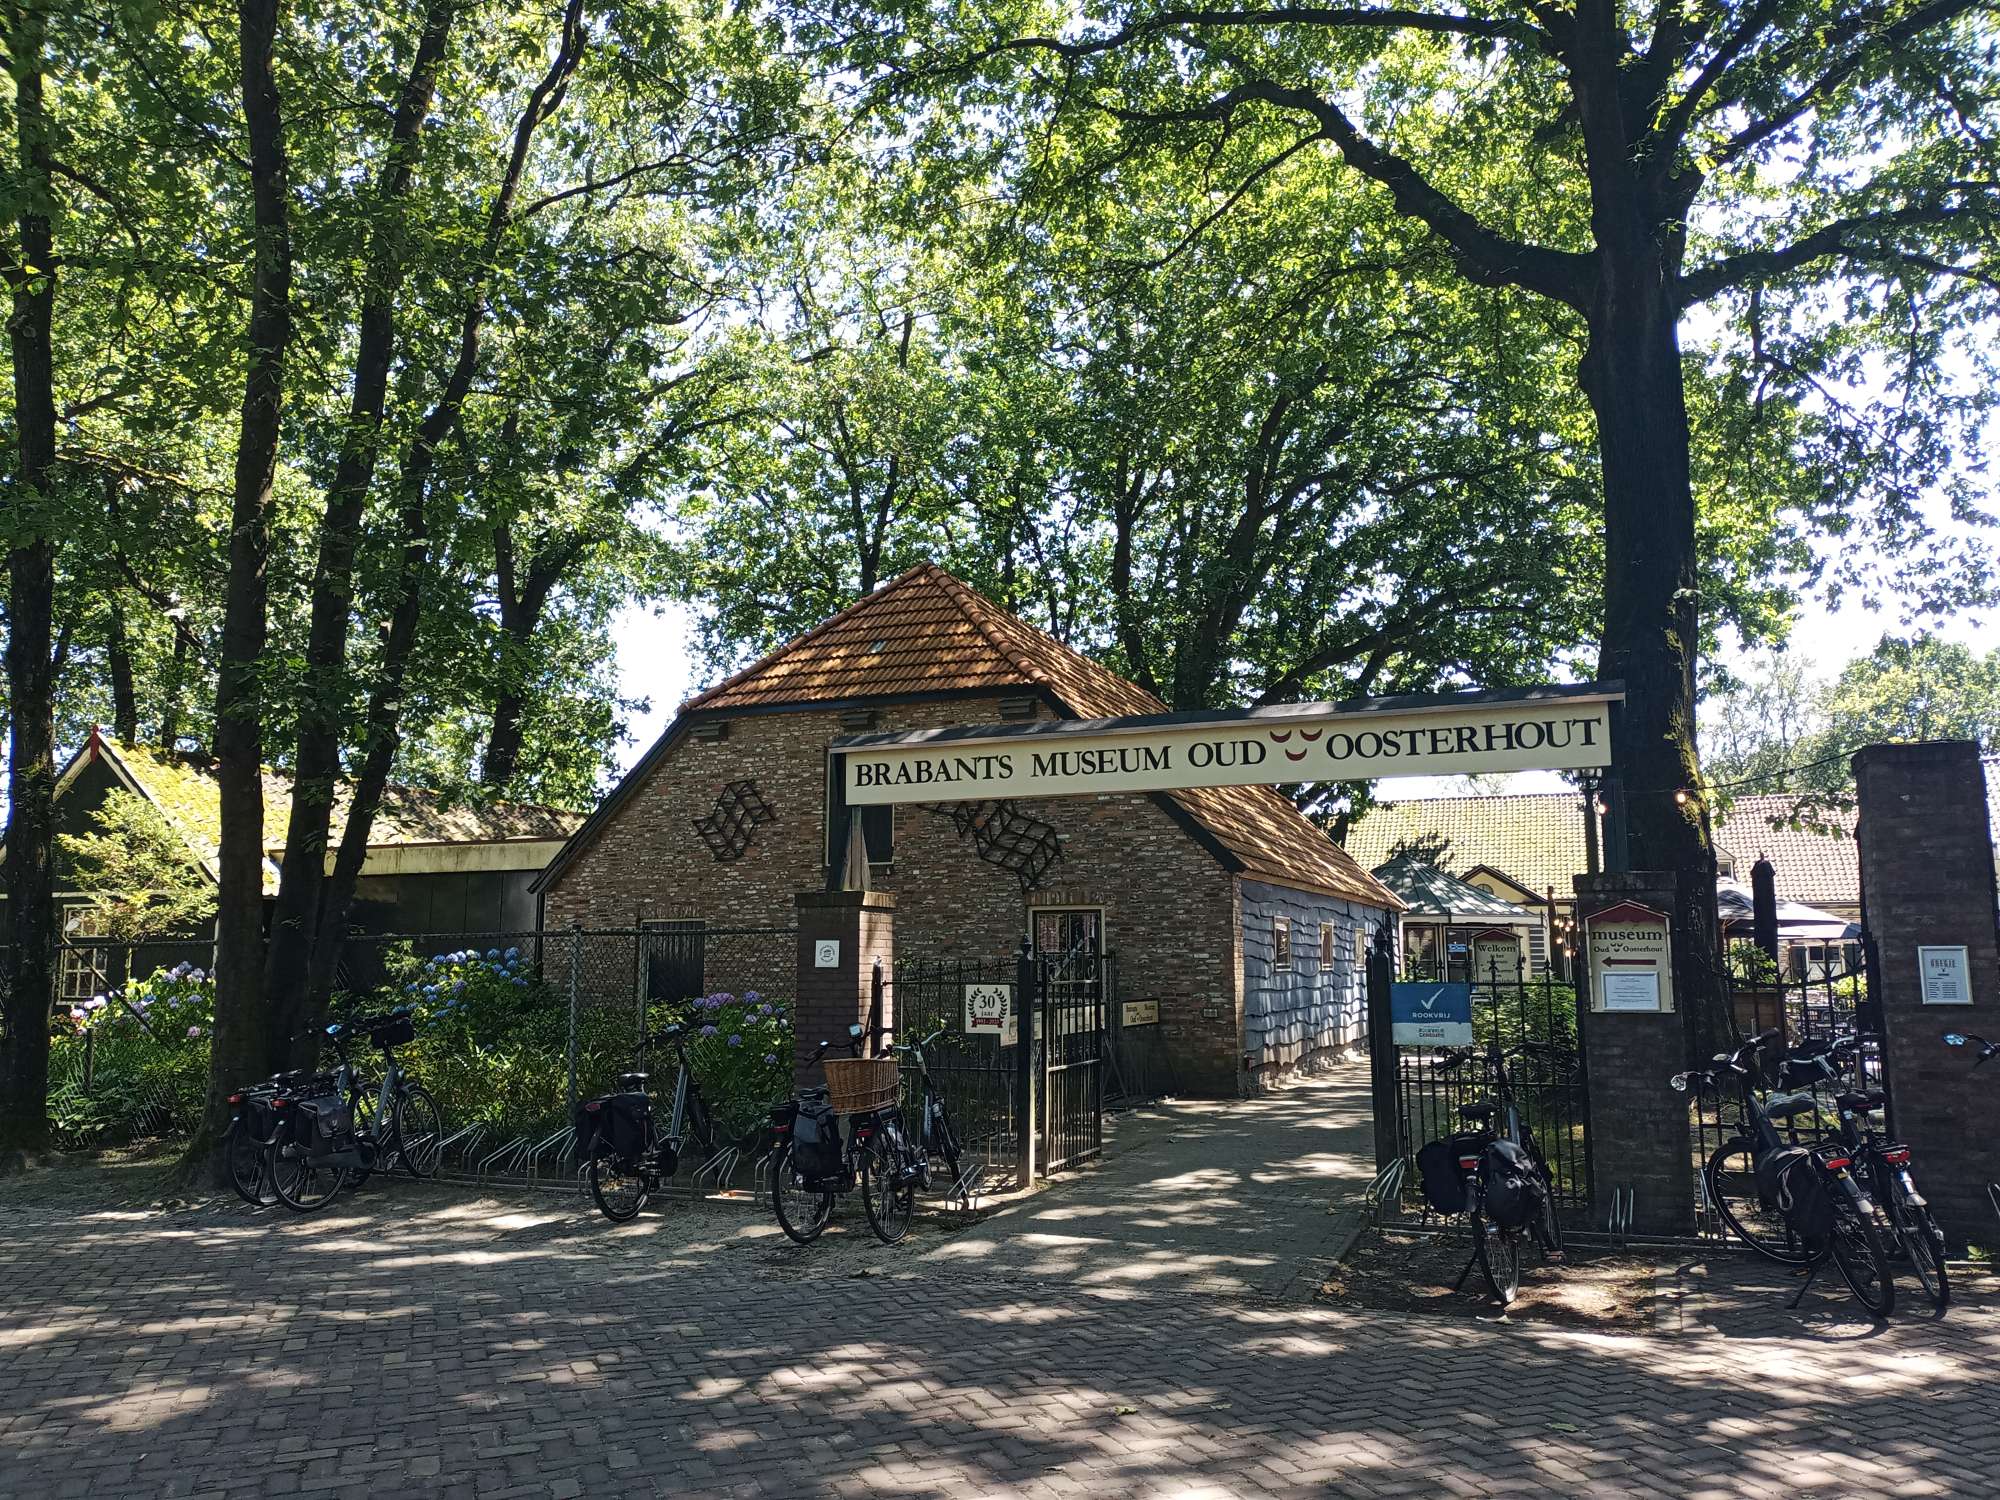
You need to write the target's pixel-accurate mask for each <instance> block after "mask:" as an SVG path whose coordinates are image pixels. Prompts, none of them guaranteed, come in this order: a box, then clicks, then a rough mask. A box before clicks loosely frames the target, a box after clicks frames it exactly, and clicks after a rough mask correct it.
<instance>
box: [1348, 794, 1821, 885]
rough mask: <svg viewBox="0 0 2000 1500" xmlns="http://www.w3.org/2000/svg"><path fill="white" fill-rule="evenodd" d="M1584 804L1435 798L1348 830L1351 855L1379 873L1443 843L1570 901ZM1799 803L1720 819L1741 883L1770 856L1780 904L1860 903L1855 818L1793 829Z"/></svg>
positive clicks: (1448, 862) (1718, 834)
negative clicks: (1400, 851)
mask: <svg viewBox="0 0 2000 1500" xmlns="http://www.w3.org/2000/svg"><path fill="white" fill-rule="evenodd" d="M1582 807H1583V798H1582V794H1581V793H1578V792H1534V793H1528V794H1524V795H1518V796H1507V797H1425V798H1417V799H1412V800H1411V801H1408V802H1385V803H1382V804H1380V805H1379V806H1376V807H1373V808H1370V809H1369V810H1368V811H1367V812H1366V813H1364V814H1362V816H1361V817H1360V818H1358V819H1356V820H1355V824H1354V826H1353V827H1352V828H1351V829H1349V830H1348V834H1347V852H1348V853H1349V854H1351V855H1353V856H1354V857H1355V858H1356V859H1357V860H1359V861H1361V862H1362V863H1363V864H1365V865H1367V866H1369V868H1371V869H1374V868H1377V867H1379V866H1380V865H1381V864H1382V862H1383V861H1384V860H1386V859H1388V858H1389V852H1390V850H1392V849H1393V848H1395V847H1396V845H1397V844H1399V843H1403V842H1406V841H1424V840H1431V841H1436V840H1443V841H1445V849H1444V852H1443V854H1442V855H1441V856H1440V862H1441V863H1442V865H1443V867H1444V868H1445V869H1447V870H1450V871H1454V872H1456V873H1459V874H1464V873H1466V872H1468V871H1470V870H1473V869H1475V868H1477V867H1479V866H1481V865H1484V866H1486V867H1488V868H1489V869H1492V870H1496V871H1498V872H1499V873H1500V874H1502V875H1505V876H1507V877H1508V878H1509V879H1510V880H1513V881H1514V882H1516V883H1517V884H1520V885H1522V886H1524V887H1525V888H1526V889H1528V890H1532V891H1537V892H1539V891H1543V890H1546V889H1547V888H1548V887H1549V886H1554V887H1555V889H1556V899H1557V900H1559V901H1560V900H1566V899H1568V897H1569V895H1570V893H1571V891H1572V890H1573V889H1574V887H1573V885H1572V884H1571V882H1572V879H1573V877H1575V876H1577V875H1580V874H1582V873H1583V871H1584V868H1585V854H1584V835H1583V810H1582ZM1797 809H1798V802H1797V799H1796V798H1793V797H1786V796H1782V795H1772V796H1755V797H1738V798H1736V799H1735V800H1734V801H1733V802H1732V803H1731V804H1730V806H1729V810H1728V813H1727V815H1726V816H1725V817H1724V818H1721V819H1719V820H1718V821H1717V823H1716V826H1715V842H1716V846H1717V848H1718V850H1719V851H1720V852H1721V853H1722V854H1723V855H1725V856H1727V857H1728V859H1729V860H1730V861H1733V867H1734V869H1735V872H1736V878H1737V879H1738V880H1748V879H1749V878H1750V867H1751V866H1752V865H1754V864H1755V863H1756V862H1757V860H1758V858H1759V857H1760V856H1762V857H1764V858H1768V859H1769V860H1770V861H1771V864H1772V867H1773V868H1774V869H1775V870H1776V872H1777V877H1778V881H1777V884H1778V899H1779V900H1781V901H1798V902H1802V903H1804V904H1806V905H1809V906H1824V905H1846V906H1853V905H1856V904H1858V903H1859V902H1860V900H1861V867H1860V862H1859V857H1858V855H1857V853H1856V850H1855V844H1854V815H1853V814H1852V813H1837V812H1836V813H1831V814H1828V813H1817V814H1815V815H1814V816H1813V817H1812V818H1811V819H1810V820H1807V822H1808V826H1801V827H1797V828H1794V827H1792V826H1790V824H1791V822H1792V819H1793V818H1794V816H1795V815H1796V813H1797Z"/></svg>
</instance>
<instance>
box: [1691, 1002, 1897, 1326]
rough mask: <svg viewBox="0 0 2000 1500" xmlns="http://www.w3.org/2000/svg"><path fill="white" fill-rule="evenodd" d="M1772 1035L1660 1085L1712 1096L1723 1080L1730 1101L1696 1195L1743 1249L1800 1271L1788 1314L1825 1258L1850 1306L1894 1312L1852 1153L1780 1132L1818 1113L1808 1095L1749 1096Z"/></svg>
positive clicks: (1879, 1313)
mask: <svg viewBox="0 0 2000 1500" xmlns="http://www.w3.org/2000/svg"><path fill="white" fill-rule="evenodd" d="M1780 1037H1781V1033H1779V1032H1777V1031H1765V1032H1760V1033H1758V1034H1757V1035H1756V1036H1754V1037H1752V1038H1750V1040H1749V1041H1747V1042H1745V1043H1743V1045H1742V1046H1740V1047H1738V1048H1737V1049H1736V1050H1735V1051H1734V1052H1718V1053H1717V1054H1716V1055H1715V1057H1714V1058H1713V1060H1712V1061H1713V1064H1714V1066H1713V1067H1711V1068H1705V1069H1699V1068H1697V1069H1689V1070H1688V1071H1686V1072H1682V1073H1676V1074H1675V1075H1674V1076H1673V1077H1672V1078H1671V1079H1670V1080H1669V1082H1670V1084H1671V1085H1672V1087H1673V1088H1674V1089H1675V1090H1676V1091H1677V1092H1680V1093H1686V1092H1688V1091H1689V1090H1690V1089H1693V1090H1695V1091H1697V1092H1699V1091H1701V1090H1704V1089H1709V1090H1713V1091H1714V1092H1715V1093H1716V1095H1717V1097H1718V1098H1720V1097H1723V1095H1724V1091H1725V1081H1726V1082H1727V1084H1728V1085H1729V1087H1730V1088H1732V1089H1733V1090H1734V1093H1735V1096H1736V1103H1737V1105H1738V1109H1739V1115H1738V1120H1737V1126H1736V1134H1735V1135H1734V1136H1732V1137H1731V1138H1730V1139H1729V1140H1726V1141H1724V1142H1723V1143H1722V1144H1721V1145H1719V1146H1717V1147H1716V1148H1715V1150H1714V1151H1713V1152H1712V1153H1710V1155H1709V1158H1708V1161H1707V1163H1706V1164H1705V1165H1704V1167H1703V1169H1702V1187H1703V1190H1704V1191H1705V1192H1706V1193H1707V1194H1708V1200H1709V1202H1710V1203H1711V1204H1713V1205H1714V1207H1715V1210H1716V1212H1717V1213H1718V1214H1719V1215H1720V1216H1721V1218H1722V1222H1723V1223H1724V1224H1725V1225H1727V1226H1728V1228H1729V1231H1730V1233H1732V1234H1734V1235H1735V1236H1736V1237H1737V1238H1738V1239H1740V1240H1741V1241H1743V1243H1744V1244H1746V1245H1748V1246H1749V1247H1750V1248H1751V1249H1752V1250H1755V1251H1756V1252H1757V1253H1758V1254H1759V1255H1762V1256H1764V1257H1765V1258H1767V1259H1769V1260H1773V1261H1776V1262H1778V1263H1779V1264H1780V1265H1786V1266H1802V1267H1805V1268H1806V1270H1807V1273H1808V1274H1807V1276H1806V1278H1805V1280H1804V1281H1803V1282H1802V1283H1801V1284H1800V1286H1799V1290H1798V1294H1797V1295H1796V1296H1794V1297H1793V1299H1792V1304H1791V1305H1792V1306H1794V1307H1796V1306H1798V1304H1799V1302H1800V1301H1801V1300H1803V1299H1804V1297H1805V1294H1806V1289H1807V1288H1808V1287H1810V1286H1811V1285H1812V1273H1814V1272H1816V1271H1817V1270H1818V1268H1819V1267H1820V1266H1821V1265H1823V1264H1825V1262H1826V1261H1828V1260H1829V1259H1830V1260H1832V1262H1833V1263H1834V1265H1835V1267H1836V1268H1837V1269H1838V1270H1839V1272H1840V1275H1841V1279H1842V1280H1843V1281H1845V1282H1846V1283H1847V1287H1848V1290H1849V1291H1851V1292H1852V1293H1853V1294H1854V1299H1855V1301H1857V1302H1859V1303H1860V1304H1861V1305H1862V1306H1863V1307H1864V1308H1866V1309H1867V1310H1868V1311H1869V1312H1871V1313H1873V1314H1874V1315H1875V1316H1876V1317H1878V1318H1886V1317H1887V1316H1888V1315H1889V1314H1890V1312H1891V1311H1892V1310H1893V1309H1894V1308H1895V1306H1896V1284H1895V1282H1894V1280H1893V1279H1892V1278H1891V1276H1890V1271H1889V1262H1888V1256H1887V1253H1886V1252H1885V1251H1884V1250H1883V1248H1882V1238H1881V1235H1880V1233H1879V1232H1878V1230H1877V1229H1876V1226H1875V1205H1874V1204H1873V1203H1872V1202H1871V1201H1870V1200H1869V1197H1868V1194H1867V1192H1866V1191H1865V1190H1864V1189H1863V1188H1862V1186H1861V1183H1860V1181H1859V1179H1858V1178H1856V1177H1855V1175H1854V1173H1853V1170H1852V1168H1853V1166H1854V1158H1853V1155H1852V1153H1851V1152H1849V1151H1848V1150H1847V1149H1846V1148H1845V1147H1844V1146H1839V1145H1834V1146H1808V1145H1804V1144H1800V1143H1796V1142H1791V1141H1787V1140H1786V1139H1785V1138H1784V1137H1783V1136H1782V1135H1780V1134H1779V1132H1778V1126H1779V1124H1781V1123H1783V1122H1785V1121H1788V1120H1791V1119H1793V1118H1794V1117H1795V1116H1798V1115H1801V1114H1804V1113H1806V1112H1808V1111H1813V1110H1816V1109H1817V1108H1818V1101H1817V1100H1815V1099H1814V1098H1813V1096H1812V1095H1811V1094H1810V1093H1789V1094H1788V1093H1772V1094H1770V1095H1769V1096H1768V1097H1767V1098H1765V1099H1762V1100H1760V1099H1759V1098H1758V1097H1757V1091H1758V1089H1759V1088H1760V1087H1761V1086H1762V1085H1763V1072H1762V1065H1761V1061H1760V1059H1761V1056H1762V1054H1763V1053H1764V1051H1765V1049H1767V1048H1769V1047H1771V1046H1772V1045H1774V1044H1775V1043H1777V1042H1778V1041H1779V1040H1780ZM1781 1153H1782V1155H1781ZM1801 1224H1805V1225H1806V1226H1807V1227H1806V1228H1803V1229H1802V1228H1801Z"/></svg>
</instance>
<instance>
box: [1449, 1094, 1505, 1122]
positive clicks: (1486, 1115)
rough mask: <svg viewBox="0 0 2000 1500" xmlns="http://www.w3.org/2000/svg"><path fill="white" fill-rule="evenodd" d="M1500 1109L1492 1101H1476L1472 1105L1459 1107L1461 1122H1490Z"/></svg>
mask: <svg viewBox="0 0 2000 1500" xmlns="http://www.w3.org/2000/svg"><path fill="white" fill-rule="evenodd" d="M1499 1107H1500V1106H1499V1105H1497V1104H1495V1103H1494V1102H1493V1101H1492V1100H1491V1099H1475V1100H1473V1101H1472V1102H1471V1103H1470V1104H1461V1105H1459V1107H1458V1117H1459V1118H1460V1119H1461V1120H1490V1119H1492V1118H1493V1112H1494V1111H1495V1110H1497V1109H1498V1108H1499Z"/></svg>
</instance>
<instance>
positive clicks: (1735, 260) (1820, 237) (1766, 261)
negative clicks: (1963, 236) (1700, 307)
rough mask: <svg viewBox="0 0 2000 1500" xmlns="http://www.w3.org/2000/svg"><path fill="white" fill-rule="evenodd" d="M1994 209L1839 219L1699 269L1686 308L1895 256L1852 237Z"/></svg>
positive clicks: (1934, 207) (1939, 207)
mask: <svg viewBox="0 0 2000 1500" xmlns="http://www.w3.org/2000/svg"><path fill="white" fill-rule="evenodd" d="M1991 212H1992V209H1991V208H1986V209H1981V208H1978V207H1975V206H1973V205H1971V204H1964V203H1960V204H1931V205H1926V206H1923V207H1918V208H1904V209H1897V210H1895V211H1894V212H1889V213H1879V214H1857V215H1855V216H1853V217H1852V218H1846V219H1836V220H1834V221H1833V222H1832V223H1831V224H1823V225H1821V226H1820V227H1819V228H1818V229H1815V230H1814V231H1813V232H1812V233H1811V234H1808V235H1806V236H1804V237H1803V238H1802V239H1798V240H1794V241H1793V242H1792V243H1791V244H1789V245H1785V246H1782V247H1780V248H1779V249H1776V250H1746V251H1744V252H1743V253H1742V254H1741V255H1731V256H1726V257H1724V258H1723V259H1721V260H1717V261H1711V262H1709V264H1707V265H1705V266H1697V267H1696V268H1695V269H1694V270H1692V271H1690V272H1688V273H1687V274H1686V275H1684V276H1682V277H1681V278H1680V285H1679V294H1680V305H1681V306H1682V307H1693V306H1695V305H1696V304H1697V303H1701V302H1706V301H1707V300H1708V299H1709V298H1710V297H1713V296H1714V295H1715V294H1716V293H1717V292H1721V291H1727V290H1728V289H1729V288H1731V287H1736V286H1747V285H1751V284H1753V283H1761V282H1767V281H1771V280H1774V279H1776V278H1777V277H1780V276H1783V275H1784V274H1786V273H1787V272H1789V271H1796V270H1798V269H1799V268H1800V267H1801V266H1806V265H1810V264H1811V263H1812V262H1814V261H1816V260H1825V259H1827V258H1828V257H1830V256H1836V255H1844V256H1848V257H1850V258H1853V259H1881V258H1882V257H1884V256H1886V255H1889V254H1891V253H1892V248H1891V247H1889V246H1885V245H1881V244H1870V243H1866V242H1857V241H1855V240H1854V239H1852V238H1851V236H1854V235H1858V234H1862V233H1866V232H1879V231H1882V230H1890V229H1907V228H1912V227H1914V226H1917V225H1922V224H1945V223H1949V222H1951V221H1952V220H1954V219H1961V218H1973V217H1977V216H1981V215H1983V214H1986V213H1991Z"/></svg>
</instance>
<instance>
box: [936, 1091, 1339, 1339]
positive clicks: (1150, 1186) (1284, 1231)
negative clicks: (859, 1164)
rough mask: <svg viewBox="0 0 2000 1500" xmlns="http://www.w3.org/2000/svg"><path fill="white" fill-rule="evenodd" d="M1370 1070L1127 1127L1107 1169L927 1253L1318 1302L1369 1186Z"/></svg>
mask: <svg viewBox="0 0 2000 1500" xmlns="http://www.w3.org/2000/svg"><path fill="white" fill-rule="evenodd" d="M1374 1118H1375V1117H1374V1112H1373V1101H1372V1098H1371V1096H1370V1093H1369V1083H1368V1065H1367V1064H1366V1063H1365V1062H1362V1063H1348V1064H1343V1065H1341V1066H1339V1067H1337V1068H1335V1069H1333V1070H1332V1071H1330V1072H1327V1073H1324V1074H1321V1075H1319V1076H1317V1077H1311V1078H1300V1079H1296V1080H1294V1081H1293V1082H1291V1083H1289V1084H1287V1085H1286V1086H1284V1087H1282V1088H1278V1089H1275V1090H1273V1091H1272V1092H1270V1093H1268V1094H1266V1095H1264V1096H1262V1097H1260V1098H1256V1099H1244V1100H1231V1101H1227V1102H1219V1101H1214V1100H1178V1101H1172V1102H1168V1103H1164V1104H1161V1105H1158V1106H1156V1107H1154V1108H1152V1109H1149V1110H1147V1111H1144V1112H1143V1114H1142V1115H1141V1116H1140V1117H1138V1118H1136V1119H1135V1118H1133V1117H1131V1116H1127V1117H1125V1118H1123V1119H1120V1120H1119V1121H1117V1122H1116V1124H1115V1127H1114V1128H1113V1130H1112V1131H1111V1139H1110V1149H1109V1152H1108V1156H1107V1159H1106V1160H1105V1162H1104V1163H1103V1164H1102V1165H1101V1166H1098V1167H1095V1168H1092V1169H1090V1170H1087V1171H1084V1172H1080V1173H1078V1174H1077V1175H1076V1179H1075V1180H1074V1181H1072V1182H1066V1183H1064V1184H1063V1185H1062V1186H1061V1188H1060V1189H1059V1190H1057V1191H1054V1192H1048V1193H1040V1194H1036V1195H1034V1196H1033V1197H1029V1198H1027V1199H1024V1200H1022V1201H1020V1202H1018V1203H1016V1204H1014V1205H1012V1206H1010V1207H1009V1208H1007V1209H1006V1210H1004V1211H1003V1212H1001V1213H998V1214H995V1215H994V1216H993V1217H991V1218H989V1219H986V1220H984V1221H983V1222H982V1223H980V1224H979V1225H978V1226H977V1227H976V1228H973V1229H969V1230H967V1231H966V1232H964V1233H962V1234H957V1235H953V1236H952V1237H951V1238H950V1239H949V1240H947V1241H945V1242H944V1243H942V1244H940V1245H938V1246H937V1247H935V1248H934V1249H932V1250H930V1251H928V1252H927V1253H926V1256H925V1258H926V1260H927V1261H929V1262H931V1263H932V1264H933V1265H934V1266H935V1268H936V1269H937V1270H938V1271H940V1272H945V1271H947V1270H949V1271H951V1272H953V1273H955V1274H962V1275H967V1276H987V1277H991V1276H999V1277H1004V1278H1018V1277H1034V1278H1051V1277H1052V1278H1056V1279H1059V1280H1062V1281H1065V1282H1068V1283H1071V1284H1073V1285H1076V1286H1081V1287H1092V1288H1110V1287H1129V1288H1143V1289H1146V1290H1150V1291H1156V1292H1165V1291H1185V1292H1198V1293H1202V1294H1218V1293H1219V1294H1223V1295H1257V1296H1270V1297H1287V1298H1292V1299H1297V1300H1304V1301H1311V1300H1312V1296H1313V1293H1314V1292H1315V1291H1316V1290H1317V1289H1318V1287H1319V1285H1320V1283H1321V1282H1322V1281H1324V1280H1325V1276H1324V1272H1325V1270H1326V1267H1327V1265H1328V1263H1329V1262H1330V1261H1331V1260H1332V1259H1333V1258H1335V1257H1336V1256H1338V1255H1339V1254H1340V1253H1341V1251H1342V1249H1343V1247H1344V1245H1345V1244H1346V1242H1347V1241H1348V1240H1349V1239H1350V1238H1351V1236H1352V1233H1353V1231H1354V1230H1355V1229H1356V1228H1357V1227H1358V1215H1356V1214H1355V1213H1353V1212H1347V1213H1336V1212H1333V1211H1331V1210H1330V1208H1329V1205H1330V1204H1332V1203H1334V1202H1336V1201H1338V1200H1352V1199H1357V1198H1359V1197H1360V1195H1361V1194H1362V1192H1363V1191H1364V1190H1365V1189H1366V1188H1367V1186H1368V1184H1369V1182H1370V1180H1371V1179H1372V1178H1373V1176H1374V1173H1375V1167H1374V1160H1373V1158H1374V1150H1375V1124H1374Z"/></svg>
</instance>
